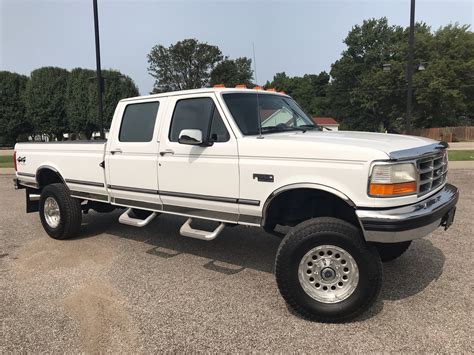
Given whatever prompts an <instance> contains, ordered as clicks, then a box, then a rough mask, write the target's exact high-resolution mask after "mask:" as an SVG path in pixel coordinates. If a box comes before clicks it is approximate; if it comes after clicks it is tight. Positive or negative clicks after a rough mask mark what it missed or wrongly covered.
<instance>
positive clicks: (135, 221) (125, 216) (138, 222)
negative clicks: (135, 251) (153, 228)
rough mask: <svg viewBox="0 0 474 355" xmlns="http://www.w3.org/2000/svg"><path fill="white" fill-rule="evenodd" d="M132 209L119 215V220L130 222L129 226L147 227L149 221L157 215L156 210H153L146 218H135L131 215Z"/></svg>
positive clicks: (123, 222) (125, 222)
mask: <svg viewBox="0 0 474 355" xmlns="http://www.w3.org/2000/svg"><path fill="white" fill-rule="evenodd" d="M131 211H132V209H131V208H128V209H127V210H126V211H125V212H124V213H122V214H121V215H120V217H119V222H120V223H122V224H128V225H129V226H133V227H145V226H146V225H147V224H148V223H150V222H151V221H152V220H153V219H154V218H155V217H156V212H153V213H152V214H151V215H149V216H148V217H147V218H145V219H140V218H133V217H130V212H131Z"/></svg>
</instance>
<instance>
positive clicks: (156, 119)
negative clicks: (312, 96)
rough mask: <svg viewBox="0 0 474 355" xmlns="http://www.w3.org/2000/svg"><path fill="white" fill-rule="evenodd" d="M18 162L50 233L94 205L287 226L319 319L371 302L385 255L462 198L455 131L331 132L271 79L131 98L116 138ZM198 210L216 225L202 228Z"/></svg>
mask: <svg viewBox="0 0 474 355" xmlns="http://www.w3.org/2000/svg"><path fill="white" fill-rule="evenodd" d="M15 165H16V167H15V168H16V179H15V186H16V188H18V189H21V188H25V189H26V207H27V212H36V211H39V215H40V219H41V222H42V225H43V227H44V229H45V231H46V233H47V234H48V235H49V236H51V237H52V238H56V239H65V238H70V237H73V236H75V235H77V234H78V233H80V227H81V218H82V214H83V213H86V212H87V211H88V210H90V209H92V210H96V211H98V212H103V213H105V212H111V211H113V210H114V209H122V212H121V213H120V217H119V221H120V222H121V223H124V224H128V225H131V226H135V227H143V226H146V225H147V224H148V223H150V221H151V220H153V219H154V218H156V217H157V216H159V215H160V214H162V213H163V214H174V215H180V216H185V217H188V218H187V220H186V222H185V223H184V224H183V225H182V226H181V229H180V233H181V235H183V236H186V237H192V238H198V239H201V240H203V241H212V240H213V239H214V238H216V237H218V236H219V235H220V234H221V233H225V227H226V226H231V225H246V226H251V227H256V228H263V229H264V230H265V231H267V232H269V233H273V234H275V235H276V236H277V237H281V238H283V239H282V241H281V244H280V247H279V249H278V253H277V256H276V263H275V275H276V280H277V284H278V288H279V290H280V293H281V295H282V296H283V298H284V299H285V301H286V302H287V303H288V304H289V305H290V306H291V308H293V309H294V310H295V312H296V313H298V314H300V315H302V316H303V317H306V318H309V319H312V320H317V321H321V322H342V321H347V320H350V319H353V318H355V317H357V316H358V315H360V314H361V313H362V312H364V311H365V310H366V309H367V308H369V307H370V306H371V305H372V304H373V303H374V302H375V300H376V298H377V296H378V293H379V291H380V288H381V285H382V262H384V261H390V260H393V259H395V258H397V257H398V256H400V255H402V254H403V253H404V252H405V251H406V250H407V248H408V247H409V246H410V243H411V241H412V240H414V239H417V238H422V237H424V236H426V235H428V234H430V233H431V232H432V231H434V230H435V229H437V228H438V227H440V226H442V227H444V228H445V229H447V228H448V227H449V226H450V225H451V224H452V222H453V219H454V214H455V209H456V203H457V200H458V189H457V188H456V187H455V186H453V185H451V184H449V183H447V181H446V179H447V172H448V158H447V153H446V144H443V143H441V142H437V141H433V140H430V139H426V138H420V137H412V136H405V135H393V134H381V133H364V132H344V131H338V132H331V131H323V130H322V129H320V128H319V127H318V126H316V125H315V124H314V123H313V121H312V120H311V118H310V117H309V116H308V115H306V114H305V113H304V112H303V110H302V109H301V108H300V107H299V106H298V104H297V103H296V102H295V101H294V100H293V99H292V98H291V97H289V96H288V95H286V94H284V93H281V92H280V93H279V92H275V91H274V90H261V89H257V90H254V89H245V88H208V89H198V90H187V91H179V92H170V93H163V94H158V95H150V96H143V97H134V98H127V99H124V100H121V101H120V102H119V103H118V105H117V108H116V110H115V114H114V117H113V120H112V123H111V127H110V132H109V137H108V140H107V141H91V142H79V141H70V142H54V143H18V144H17V145H16V146H15ZM196 219H205V220H211V221H215V222H217V223H215V224H216V228H215V229H214V230H210V231H208V230H202V229H197V228H195V227H193V221H194V220H196ZM194 226H195V225H194ZM211 229H212V228H211ZM282 230H283V231H285V233H282ZM248 231H249V233H251V229H248ZM249 252H250V251H249Z"/></svg>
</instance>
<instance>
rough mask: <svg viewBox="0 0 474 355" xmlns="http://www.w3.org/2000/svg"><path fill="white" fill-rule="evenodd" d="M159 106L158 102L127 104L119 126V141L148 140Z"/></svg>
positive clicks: (149, 139) (150, 136)
mask: <svg viewBox="0 0 474 355" xmlns="http://www.w3.org/2000/svg"><path fill="white" fill-rule="evenodd" d="M159 106H160V103H159V102H144V103H140V104H130V105H127V107H126V108H125V112H124V114H123V118H122V125H121V126H120V133H119V141H120V142H150V141H151V139H152V138H153V130H154V128H155V121H156V114H157V113H158V107H159Z"/></svg>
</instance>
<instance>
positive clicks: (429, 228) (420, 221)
mask: <svg viewBox="0 0 474 355" xmlns="http://www.w3.org/2000/svg"><path fill="white" fill-rule="evenodd" d="M458 198H459V191H458V188H457V187H456V186H454V185H451V184H446V185H445V186H444V187H443V189H441V190H440V191H438V192H437V193H436V194H434V195H432V196H430V197H428V198H426V199H425V200H423V201H420V202H417V203H415V204H413V205H408V206H403V207H396V208H388V209H357V210H356V214H357V216H358V217H359V220H360V222H361V225H362V228H363V231H364V236H365V240H366V241H368V242H380V243H397V242H403V241H407V240H413V239H418V238H423V237H424V236H426V235H428V234H430V233H431V232H433V231H434V230H435V229H436V228H438V227H439V226H441V225H443V226H445V229H447V228H448V227H449V226H450V225H451V224H452V222H453V218H454V213H455V210H456V203H457V202H458Z"/></svg>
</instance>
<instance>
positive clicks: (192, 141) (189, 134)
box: [178, 129, 202, 145]
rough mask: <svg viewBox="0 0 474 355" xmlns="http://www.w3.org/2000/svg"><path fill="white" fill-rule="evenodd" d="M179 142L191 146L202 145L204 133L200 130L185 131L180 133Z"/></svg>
mask: <svg viewBox="0 0 474 355" xmlns="http://www.w3.org/2000/svg"><path fill="white" fill-rule="evenodd" d="M178 142H179V143H181V144H189V145H202V131H201V130H200V129H183V130H182V131H181V132H180V133H179V138H178Z"/></svg>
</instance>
